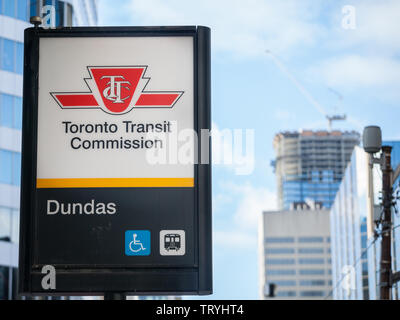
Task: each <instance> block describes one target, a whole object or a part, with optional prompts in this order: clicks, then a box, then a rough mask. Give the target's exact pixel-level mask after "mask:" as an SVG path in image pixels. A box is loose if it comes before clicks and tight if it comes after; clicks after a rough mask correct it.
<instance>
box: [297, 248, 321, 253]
mask: <svg viewBox="0 0 400 320" xmlns="http://www.w3.org/2000/svg"><path fill="white" fill-rule="evenodd" d="M298 252H299V253H306V254H317V253H324V249H323V248H299V249H298Z"/></svg>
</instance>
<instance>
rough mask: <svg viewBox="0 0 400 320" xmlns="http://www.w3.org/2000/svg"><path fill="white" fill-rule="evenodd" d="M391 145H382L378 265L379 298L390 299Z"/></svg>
mask: <svg viewBox="0 0 400 320" xmlns="http://www.w3.org/2000/svg"><path fill="white" fill-rule="evenodd" d="M391 152H392V147H389V146H383V147H382V157H383V163H382V202H383V221H382V247H381V266H380V299H381V300H390V291H391V279H390V278H391V272H392V256H391V229H392V193H393V190H392V166H391Z"/></svg>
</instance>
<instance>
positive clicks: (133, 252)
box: [125, 230, 151, 256]
mask: <svg viewBox="0 0 400 320" xmlns="http://www.w3.org/2000/svg"><path fill="white" fill-rule="evenodd" d="M150 248H151V246H150V231H148V230H127V231H125V255H127V256H148V255H150V252H151V250H150Z"/></svg>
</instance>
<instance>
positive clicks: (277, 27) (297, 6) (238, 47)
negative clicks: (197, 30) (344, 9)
mask: <svg viewBox="0 0 400 320" xmlns="http://www.w3.org/2000/svg"><path fill="white" fill-rule="evenodd" d="M311 2H312V1H308V0H307V1H306V0H304V1H296V0H287V1H262V0H250V1H246V3H243V1H238V0H219V1H214V0H203V1H201V2H198V1H179V0H146V1H140V0H134V1H132V2H131V6H130V9H131V14H132V19H133V20H134V21H135V24H138V22H139V23H140V24H147V25H206V26H209V27H211V28H212V41H213V49H215V50H218V51H225V52H230V53H233V54H235V55H240V56H258V55H263V54H264V51H265V49H266V48H268V49H270V50H273V51H274V52H277V53H279V52H281V51H287V50H289V49H291V48H294V47H296V46H299V45H301V46H304V45H308V44H313V43H316V41H317V39H318V36H319V34H320V32H321V27H318V26H316V25H315V24H314V23H312V18H314V17H315V10H311V9H310V6H311ZM314 7H315V3H314Z"/></svg>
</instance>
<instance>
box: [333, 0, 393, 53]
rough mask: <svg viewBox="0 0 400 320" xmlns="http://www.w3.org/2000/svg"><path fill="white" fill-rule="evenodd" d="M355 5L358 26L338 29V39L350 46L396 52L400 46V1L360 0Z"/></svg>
mask: <svg viewBox="0 0 400 320" xmlns="http://www.w3.org/2000/svg"><path fill="white" fill-rule="evenodd" d="M353 5H354V8H355V18H356V26H355V29H354V30H345V29H338V31H339V32H338V34H337V36H338V39H337V40H339V41H341V42H342V43H341V44H342V45H345V46H346V47H347V48H351V47H356V46H361V47H363V49H367V50H368V49H369V50H370V51H371V50H372V51H373V52H381V53H385V54H395V53H396V52H397V51H398V50H399V49H400V27H399V12H400V2H399V1H398V0H380V1H375V0H362V1H360V0H359V1H355V2H354V4H353ZM337 26H339V24H337Z"/></svg>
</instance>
